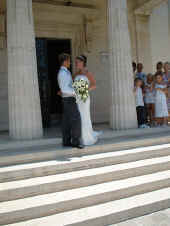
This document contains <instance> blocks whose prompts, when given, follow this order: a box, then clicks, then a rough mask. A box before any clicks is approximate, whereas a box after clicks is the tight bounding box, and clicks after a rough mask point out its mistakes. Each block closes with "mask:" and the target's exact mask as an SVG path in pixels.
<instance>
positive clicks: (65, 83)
mask: <svg viewBox="0 0 170 226" xmlns="http://www.w3.org/2000/svg"><path fill="white" fill-rule="evenodd" d="M58 83H59V87H60V90H61V92H62V97H63V119H62V133H63V145H64V146H71V145H73V146H77V145H79V144H80V138H81V118H80V113H79V110H78V107H77V104H76V99H75V92H74V89H73V87H72V84H73V80H72V76H71V73H70V71H69V70H68V69H67V68H66V67H63V66H62V67H61V68H60V71H59V74H58Z"/></svg>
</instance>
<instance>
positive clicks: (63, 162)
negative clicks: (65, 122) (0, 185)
mask: <svg viewBox="0 0 170 226" xmlns="http://www.w3.org/2000/svg"><path fill="white" fill-rule="evenodd" d="M163 156H170V145H169V144H164V145H158V146H150V147H142V148H136V149H131V150H122V151H113V152H106V153H100V154H94V155H85V156H79V157H78V156H76V157H70V158H69V157H67V158H66V157H65V158H58V159H56V160H55V161H54V160H53V161H44V162H38V163H30V164H21V165H13V166H9V167H1V168H0V182H7V181H12V180H21V179H26V178H32V177H40V176H48V175H54V174H61V173H67V172H70V171H77V170H84V169H90V168H97V167H103V166H109V165H115V164H121V163H128V162H134V161H138V160H144V159H150V158H158V157H163Z"/></svg>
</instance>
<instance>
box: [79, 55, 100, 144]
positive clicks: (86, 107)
mask: <svg viewBox="0 0 170 226" xmlns="http://www.w3.org/2000/svg"><path fill="white" fill-rule="evenodd" d="M86 64H87V58H86V57H85V56H84V55H81V56H78V57H76V69H77V73H76V75H75V78H74V80H79V79H83V80H85V81H87V82H88V83H89V91H92V90H94V89H96V81H95V79H94V76H93V74H92V73H91V72H89V71H88V70H87V68H86ZM77 104H78V108H79V111H80V116H81V123H82V144H83V145H86V146H87V145H93V144H95V143H96V142H97V140H98V137H99V135H100V132H95V131H94V130H93V128H92V122H91V116H90V95H89V97H88V99H87V100H86V102H83V101H81V100H77Z"/></svg>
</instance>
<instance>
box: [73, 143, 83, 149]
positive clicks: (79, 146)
mask: <svg viewBox="0 0 170 226" xmlns="http://www.w3.org/2000/svg"><path fill="white" fill-rule="evenodd" d="M72 147H73V148H78V149H83V148H84V146H83V145H82V144H72Z"/></svg>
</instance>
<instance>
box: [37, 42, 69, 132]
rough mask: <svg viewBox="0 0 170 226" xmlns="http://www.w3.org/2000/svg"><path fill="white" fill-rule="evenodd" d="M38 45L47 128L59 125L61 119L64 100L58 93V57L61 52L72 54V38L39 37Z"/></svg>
mask: <svg viewBox="0 0 170 226" xmlns="http://www.w3.org/2000/svg"><path fill="white" fill-rule="evenodd" d="M36 47H37V48H36V49H37V65H38V79H39V89H40V100H41V110H42V120H43V126H44V128H47V127H52V126H57V125H58V124H59V123H60V121H61V120H60V119H61V115H62V102H61V97H60V96H58V95H57V92H58V91H59V86H58V82H57V74H58V71H59V68H60V65H59V61H58V57H59V55H60V54H61V53H68V54H70V55H71V40H65V39H44V38H37V39H36Z"/></svg>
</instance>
